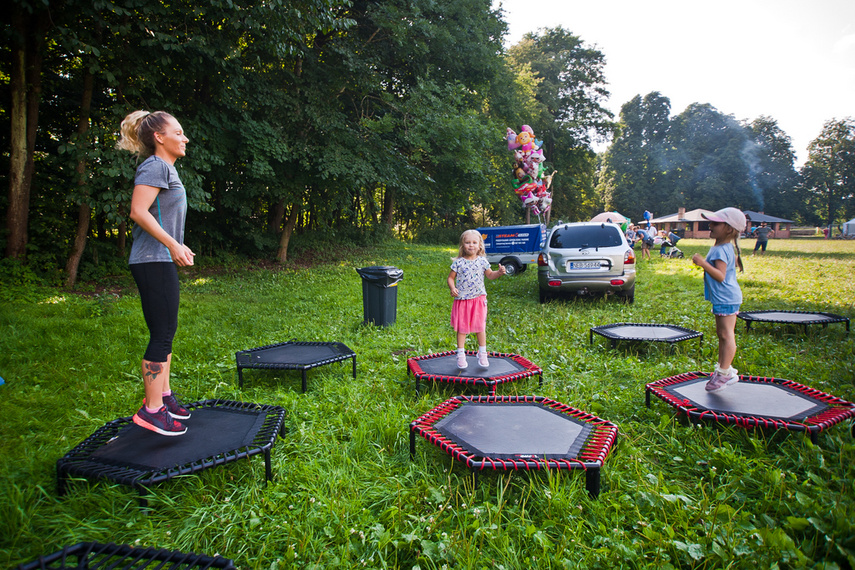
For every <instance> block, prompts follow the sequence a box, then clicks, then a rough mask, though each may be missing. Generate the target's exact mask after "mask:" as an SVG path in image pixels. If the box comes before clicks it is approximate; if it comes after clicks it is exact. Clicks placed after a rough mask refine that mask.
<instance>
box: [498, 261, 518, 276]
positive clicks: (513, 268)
mask: <svg viewBox="0 0 855 570" xmlns="http://www.w3.org/2000/svg"><path fill="white" fill-rule="evenodd" d="M499 265H502V266H504V268H505V275H508V276H513V275H516V274H517V273H522V269H521V268H520V267H521V266H520V263H519V262H518V261H517V260H516V259H514V258H513V257H506V258H504V259H503V260H502V261H500V262H499Z"/></svg>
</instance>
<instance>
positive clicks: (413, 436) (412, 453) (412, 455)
mask: <svg viewBox="0 0 855 570" xmlns="http://www.w3.org/2000/svg"><path fill="white" fill-rule="evenodd" d="M415 458H416V432H415V430H414V429H413V426H410V460H411V461H412V460H413V459H415Z"/></svg>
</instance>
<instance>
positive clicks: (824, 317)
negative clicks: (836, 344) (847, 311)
mask: <svg viewBox="0 0 855 570" xmlns="http://www.w3.org/2000/svg"><path fill="white" fill-rule="evenodd" d="M739 316H741V317H743V318H745V317H748V318H750V319H751V320H754V321H768V322H771V323H796V324H802V323H823V322H828V323H832V322H838V321H839V320H840V319H841V317H838V316H836V315H829V314H826V313H800V312H792V311H757V312H752V311H741V312H740V313H739Z"/></svg>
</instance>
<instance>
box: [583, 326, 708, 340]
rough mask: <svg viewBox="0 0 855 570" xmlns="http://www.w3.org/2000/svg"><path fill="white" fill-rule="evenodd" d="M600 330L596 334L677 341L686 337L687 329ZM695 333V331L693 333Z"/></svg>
mask: <svg viewBox="0 0 855 570" xmlns="http://www.w3.org/2000/svg"><path fill="white" fill-rule="evenodd" d="M598 328H599V329H600V330H595V331H594V332H596V333H600V334H602V333H603V332H608V333H609V336H614V337H615V338H625V339H650V340H676V339H679V338H683V337H685V336H686V329H681V328H678V327H674V326H671V325H648V326H640V325H632V324H627V325H615V326H612V327H610V328H608V329H605V327H598ZM693 332H694V331H693Z"/></svg>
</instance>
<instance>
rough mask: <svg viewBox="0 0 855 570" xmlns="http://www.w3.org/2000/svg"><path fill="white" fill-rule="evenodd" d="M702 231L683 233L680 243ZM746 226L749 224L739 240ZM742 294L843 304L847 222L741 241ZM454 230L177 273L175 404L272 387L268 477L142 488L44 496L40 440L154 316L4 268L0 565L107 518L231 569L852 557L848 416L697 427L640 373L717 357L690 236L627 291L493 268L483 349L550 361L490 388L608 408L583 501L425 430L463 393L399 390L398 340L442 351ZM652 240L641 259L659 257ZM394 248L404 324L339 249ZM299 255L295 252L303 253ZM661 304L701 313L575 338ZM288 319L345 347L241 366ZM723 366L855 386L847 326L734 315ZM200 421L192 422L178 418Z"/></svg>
mask: <svg viewBox="0 0 855 570" xmlns="http://www.w3.org/2000/svg"><path fill="white" fill-rule="evenodd" d="M709 245H710V242H709V240H688V239H686V240H683V241H681V242H680V247H681V249H683V251H684V252H685V253H686V255H687V257H691V255H692V253H694V252H696V251H700V252H702V253H705V252H706V250H707V249H708V247H709ZM744 245H745V246H751V245H753V242H752V241H750V240H747V241H746V242H745V244H744ZM746 253H747V254H748V255H749V257H746V259H745V262H746V272H745V274H744V275H742V276H741V284H742V288H743V293H744V295H745V303H744V305H743V308H744V309H771V308H774V309H794V310H796V309H797V310H822V311H829V312H834V313H838V314H842V315H845V316H848V317H850V318H851V317H855V307H853V299H855V279H853V274H855V243H853V242H844V241H825V240H812V239H805V240H796V239H793V240H772V241H771V242H770V247H769V251H768V252H767V254H766V256H765V257H763V258H752V257H750V251H748V252H746ZM453 254H454V247H452V246H449V247H444V248H443V247H428V246H416V245H401V244H393V245H388V246H384V247H380V248H377V249H371V250H362V251H361V252H356V253H353V254H352V257H351V258H349V259H347V260H346V261H343V262H338V263H328V264H324V265H319V266H316V267H314V268H311V269H305V268H299V269H296V268H291V269H286V270H268V269H257V268H255V269H254V268H249V267H246V268H242V267H235V266H229V267H228V268H225V269H222V270H220V271H213V270H211V269H210V268H209V269H205V270H203V269H201V268H197V269H194V270H191V271H183V272H182V305H181V313H180V324H179V331H178V335H177V337H176V339H175V355H174V361H173V362H174V363H173V382H172V383H173V387H174V388H175V389H176V390H177V391H178V392H179V393H180V395H182V396H183V397H184V399H185V400H186V401H195V400H200V399H206V398H226V399H234V400H241V401H249V402H258V403H264V404H275V405H279V406H283V407H284V408H285V409H286V410H287V416H286V419H285V427H286V433H285V435H284V438H283V439H280V440H278V441H277V443H276V446H275V448H274V449H273V454H272V458H273V470H274V476H275V478H274V480H273V482H271V483H270V484H268V485H267V486H265V485H263V478H264V466H263V462H262V460H261V459H260V458H254V459H252V460H251V461H246V460H241V461H238V462H236V463H232V464H229V465H227V466H224V467H219V468H216V469H211V470H208V471H206V472H203V473H200V474H198V475H192V476H186V477H180V478H178V479H176V480H173V481H170V482H168V483H166V484H163V485H159V486H156V487H155V488H154V489H153V496H152V499H151V501H150V504H151V506H152V508H151V509H150V510H149V511H143V510H140V509H139V507H138V502H137V498H138V497H137V494H136V493H135V492H134V491H133V490H131V489H129V488H127V487H123V486H119V485H110V484H106V483H88V482H86V481H75V482H74V483H73V484H72V485H71V488H70V492H69V493H68V494H67V495H65V496H63V497H58V496H57V494H56V490H55V489H56V477H55V467H56V461H57V459H59V458H60V457H61V456H62V455H64V454H65V453H66V452H67V451H68V450H70V449H71V448H72V447H74V446H75V445H77V444H78V443H80V442H81V441H82V440H84V439H85V438H86V437H88V436H89V435H91V434H92V432H93V431H94V430H95V429H97V428H98V427H100V426H102V425H103V424H104V423H105V422H107V421H110V420H112V419H115V418H118V417H124V416H128V415H130V414H131V413H133V411H134V410H135V409H136V408H137V407H138V406H139V404H140V399H141V397H142V390H141V386H140V380H139V379H138V374H139V360H140V357H141V354H142V351H143V349H144V344H145V341H146V336H147V333H146V329H145V324H144V322H143V319H142V314H141V310H140V308H139V299H138V297H137V296H136V293H135V290H134V289H133V287H132V286H130V282H129V280H128V279H127V278H126V277H122V278H117V279H116V280H115V281H114V282H112V283H111V284H110V285H111V286H112V288H111V289H108V290H106V291H102V290H100V289H98V288H95V287H90V291H89V293H88V294H86V295H81V294H78V293H68V292H63V291H60V290H57V289H49V288H41V287H38V286H37V285H34V284H32V283H26V284H25V285H19V284H16V282H15V281H14V280H10V279H7V281H6V282H3V283H2V291H0V376H2V377H3V378H4V379H5V380H6V384H5V385H3V386H0V418H2V420H3V421H2V426H0V457H2V463H0V481H2V484H0V486H2V489H3V491H2V494H0V566H2V567H9V566H12V565H16V564H18V563H21V562H26V561H29V560H32V559H34V558H36V557H37V556H38V555H39V554H46V553H49V552H53V551H55V550H58V549H60V548H61V547H63V546H66V545H71V544H75V543H77V542H79V541H102V542H109V541H113V542H116V543H127V544H132V545H134V544H136V545H145V546H157V547H161V548H168V549H179V550H183V551H193V552H198V553H205V554H215V553H217V554H220V555H223V556H226V557H228V558H232V559H234V560H235V561H236V563H237V564H238V565H239V566H240V567H242V568H288V567H299V568H312V567H317V568H333V567H341V568H407V569H410V568H414V567H419V568H423V569H424V568H444V567H448V568H452V567H453V568H506V569H510V568H618V567H625V568H647V567H655V568H671V567H675V568H728V567H729V568H769V567H776V566H777V567H782V568H798V567H823V568H847V567H848V568H851V567H853V566H855V517H853V513H855V488H853V482H855V481H854V480H855V442H853V439H852V437H851V436H850V433H849V425H848V424H845V425H838V426H835V427H834V428H832V429H830V430H828V431H827V432H824V433H822V434H820V436H819V439H818V443H817V445H813V444H811V442H810V439H809V438H807V437H805V436H804V435H802V434H798V433H795V432H793V433H787V432H781V431H779V432H772V431H769V432H760V431H746V430H744V429H742V428H738V427H727V426H720V425H716V424H705V425H703V426H701V427H694V426H691V425H690V424H688V423H687V422H685V421H683V420H682V419H681V418H679V417H677V416H675V415H674V412H673V410H672V409H671V408H670V407H669V406H667V405H665V404H664V403H662V402H660V401H658V400H655V401H654V402H653V403H652V405H651V407H650V408H649V409H648V408H646V407H645V406H644V385H645V384H646V383H648V382H651V381H654V380H657V379H659V378H664V377H667V376H671V375H674V374H678V373H681V372H688V371H694V370H705V371H709V370H711V367H712V366H713V363H714V361H715V357H716V341H715V330H714V321H713V318H712V316H711V315H710V313H709V304H708V303H706V302H705V301H704V300H703V293H702V288H703V287H702V282H701V273H700V270H697V269H695V268H694V267H693V266H692V265H691V263H690V262H689V260H688V259H686V260H660V259H654V260H653V261H651V262H640V263H639V276H638V277H639V280H638V286H637V292H636V302H635V304H634V305H624V304H621V303H619V302H614V301H610V302H603V301H593V302H578V301H572V300H566V301H564V300H562V301H558V302H550V303H547V304H546V305H540V304H539V303H538V302H537V281H536V276H535V273H536V272H535V270H534V268H531V269H530V270H529V271H527V272H525V273H523V274H521V275H519V276H517V277H514V278H502V279H499V280H498V281H494V282H489V283H488V294H489V299H490V315H489V317H488V347H489V348H490V349H491V350H497V351H503V352H514V353H519V354H522V355H524V356H526V357H527V358H529V359H531V360H532V361H534V362H535V363H536V364H538V365H540V366H541V367H542V368H543V370H544V384H543V387H542V388H538V386H537V382H536V381H535V380H532V379H528V380H522V381H520V382H516V383H511V384H506V385H503V386H500V387H499V393H500V394H512V393H518V394H531V393H535V394H538V395H543V396H547V397H549V398H552V399H555V400H559V401H561V402H564V403H566V404H569V405H572V406H574V407H578V408H581V409H583V410H586V411H589V412H592V413H595V414H597V415H599V416H601V417H603V418H605V419H608V420H610V421H613V422H615V423H617V424H618V426H619V429H620V434H619V437H618V443H617V445H616V446H615V447H614V448H613V450H612V452H611V454H610V455H609V457H608V459H607V461H606V464H605V466H604V469H603V471H602V491H601V494H600V496H599V498H598V499H592V498H590V497H589V496H588V494H587V492H586V490H585V485H584V476H583V475H582V474H581V473H578V472H572V473H566V472H564V473H560V474H553V473H549V472H516V473H510V474H500V473H484V474H482V475H481V476H480V477H479V487H478V488H477V489H473V478H472V476H471V475H470V474H469V473H468V472H467V471H466V470H465V469H464V468H463V467H461V466H460V465H459V464H455V463H454V462H453V461H452V460H451V459H450V458H449V457H448V456H447V455H446V454H444V453H442V452H441V451H440V450H438V449H437V448H435V447H434V446H431V445H429V444H428V443H427V442H425V441H423V440H421V439H419V441H417V448H416V457H415V459H414V460H411V459H410V457H409V443H408V424H409V422H410V421H412V420H413V419H415V418H416V417H418V416H419V415H421V414H422V413H424V412H425V411H427V410H429V409H431V408H432V407H434V406H436V405H437V404H439V403H440V402H442V401H443V400H445V399H447V398H449V397H451V396H453V395H456V394H457V393H458V392H459V390H460V388H459V387H453V386H445V385H439V386H434V385H431V386H429V387H428V388H427V389H425V390H423V393H422V396H421V397H420V398H416V397H415V393H414V382H413V380H412V377H409V376H408V375H407V373H406V359H407V357H408V356H413V355H420V354H428V353H432V352H437V351H443V350H449V349H451V348H453V347H454V333H453V331H452V330H451V329H450V328H449V326H448V314H449V311H450V297H449V295H448V290H447V287H446V285H445V278H446V277H447V274H448V267H449V264H450V259H451V256H452V255H453ZM654 257H655V256H654ZM366 265H394V266H397V267H400V268H402V269H403V270H404V280H403V282H401V284H400V286H399V288H398V318H397V323H396V324H395V325H394V326H391V327H388V328H376V327H373V326H365V325H362V324H361V321H362V289H361V281H360V278H359V276H358V275H357V273H356V271H354V268H355V267H361V266H366ZM295 267H296V266H295ZM619 321H634V322H668V323H673V324H678V325H681V326H686V327H689V328H692V329H695V330H699V331H701V332H703V333H704V335H705V338H704V342H703V344H699V343H698V341H697V340H693V341H687V342H685V343H681V344H680V345H678V346H677V348H676V349H675V350H674V351H673V352H670V351H669V350H668V349H667V347H664V346H659V345H627V346H624V345H619V346H618V348H617V349H616V350H613V349H611V348H610V346H609V343H608V342H606V341H605V340H604V339H600V338H599V337H598V338H595V339H594V343H593V344H589V342H588V330H589V329H590V328H591V327H592V326H596V325H601V324H607V323H611V322H619ZM289 339H299V340H307V341H308V340H317V341H341V342H344V343H345V344H347V345H348V346H349V347H350V348H352V349H353V350H354V351H356V353H357V358H358V375H357V379H356V380H355V381H354V380H353V379H352V378H351V374H350V362H349V361H348V362H346V363H343V364H332V365H330V366H325V367H321V368H318V369H315V370H312V371H310V372H309V373H308V376H309V391H308V393H306V394H302V393H301V392H300V375H299V373H298V372H272V371H256V370H248V371H245V373H244V377H245V383H244V389H243V390H239V389H238V386H237V377H236V376H237V375H236V371H235V363H234V353H235V352H236V351H238V350H242V349H247V348H252V347H255V346H260V345H264V344H269V343H274V342H280V341H284V340H289ZM737 344H738V352H737V356H736V360H735V363H734V365H735V366H736V367H737V368H738V369H739V370H740V372H741V373H745V374H756V375H765V376H774V377H779V378H788V379H792V380H796V381H799V382H802V383H804V384H807V385H809V386H812V387H814V388H817V389H819V390H823V391H827V392H830V393H832V394H834V395H836V396H839V397H841V398H844V399H847V400H849V401H855V350H853V348H855V334H851V333H850V334H848V335H847V334H846V332H845V328H844V326H843V325H842V324H836V325H830V326H829V327H827V328H822V327H812V328H811V329H810V330H809V331H808V333H807V334H805V333H804V332H803V331H802V329H801V328H796V327H788V326H784V325H765V326H759V325H758V326H755V327H753V328H752V331H751V332H750V333H746V332H745V328H744V325H743V324H742V323H741V322H739V323H738V328H737ZM191 422H192V420H191Z"/></svg>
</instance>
